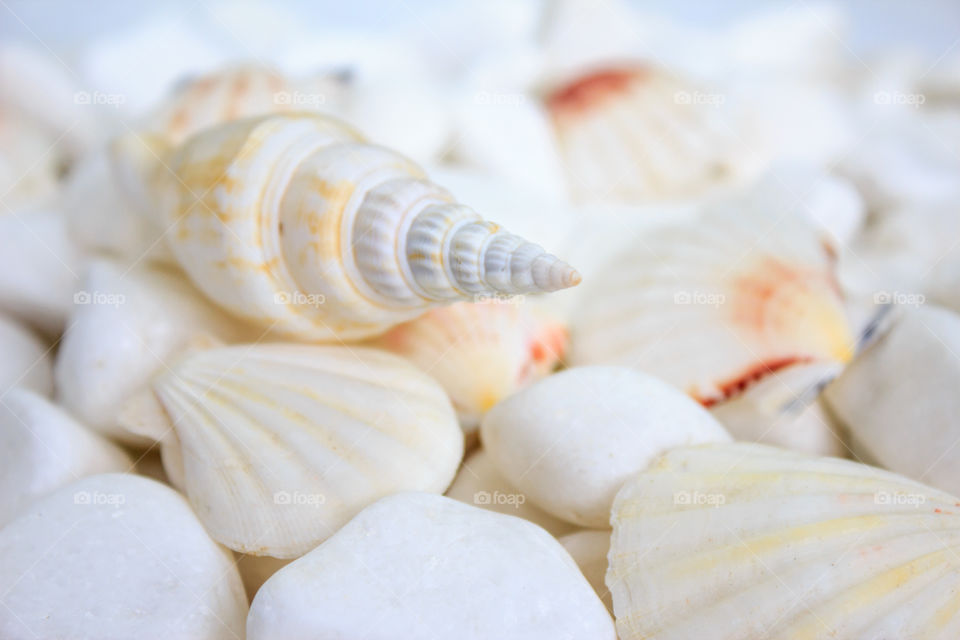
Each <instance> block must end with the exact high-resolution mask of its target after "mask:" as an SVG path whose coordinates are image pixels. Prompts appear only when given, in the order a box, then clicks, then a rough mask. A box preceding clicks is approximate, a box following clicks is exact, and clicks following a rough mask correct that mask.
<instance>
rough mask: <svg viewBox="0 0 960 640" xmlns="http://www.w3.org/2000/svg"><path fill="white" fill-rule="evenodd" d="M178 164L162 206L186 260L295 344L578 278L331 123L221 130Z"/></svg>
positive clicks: (234, 306) (192, 144) (219, 293)
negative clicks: (291, 337) (292, 338)
mask: <svg viewBox="0 0 960 640" xmlns="http://www.w3.org/2000/svg"><path fill="white" fill-rule="evenodd" d="M170 167H171V168H172V169H173V172H174V174H175V176H176V179H172V180H169V185H168V186H169V190H168V192H167V196H168V198H167V201H166V205H165V207H164V210H165V212H166V214H167V215H166V220H167V222H168V223H169V224H170V227H171V228H170V230H169V232H168V234H167V237H168V239H169V243H170V245H171V248H172V249H173V252H174V254H175V255H176V258H177V260H178V261H179V263H180V264H181V265H182V266H183V267H184V269H185V270H186V271H187V273H188V274H189V275H190V276H191V278H192V279H193V280H194V282H196V284H197V285H198V286H199V287H200V288H201V289H202V290H203V291H204V292H205V293H206V294H207V296H208V297H210V298H211V299H212V300H214V301H216V302H217V303H218V304H220V305H221V306H223V307H224V308H226V309H228V310H230V311H232V312H234V313H236V314H238V315H241V316H244V317H247V318H250V319H252V320H255V321H258V322H260V323H261V324H263V325H265V326H267V327H270V328H273V329H275V330H276V331H278V332H281V333H284V334H287V335H294V336H297V337H299V338H302V339H311V340H330V339H359V338H365V337H371V336H374V335H377V334H379V333H383V332H384V331H385V330H386V329H387V328H389V327H390V326H392V325H394V324H398V323H400V322H403V321H405V320H409V319H411V318H414V317H416V316H418V315H420V314H421V313H423V311H425V310H426V309H428V308H430V307H432V306H439V305H441V304H444V303H449V302H453V301H456V300H466V299H476V298H477V297H479V296H485V295H486V296H489V295H493V294H496V293H503V294H507V295H513V294H528V293H537V292H545V291H553V290H556V289H561V288H565V287H569V286H572V285H575V284H577V283H578V282H579V275H578V274H577V273H576V271H574V270H573V269H572V268H571V267H570V266H569V265H567V264H566V263H564V262H562V261H560V260H559V259H557V258H556V257H554V256H552V255H550V254H548V253H546V252H544V250H543V249H542V248H540V247H539V246H537V245H535V244H532V243H529V242H527V241H525V240H523V239H522V238H519V237H517V236H514V235H512V234H509V233H507V232H505V231H503V230H501V229H500V228H499V227H498V226H497V225H495V224H493V223H491V222H487V221H485V220H484V219H483V218H481V217H480V216H479V215H478V214H477V213H476V212H474V211H473V210H471V209H469V208H468V207H465V206H463V205H461V204H459V203H457V202H455V201H454V200H453V199H452V197H451V196H450V195H449V194H448V193H447V192H446V191H444V190H443V189H441V188H440V187H438V186H437V185H435V184H433V183H432V182H430V181H429V180H428V179H427V178H426V176H425V175H424V174H423V171H422V170H421V169H420V168H419V167H417V166H416V165H415V164H414V163H413V162H411V161H410V160H408V159H406V158H404V157H403V156H401V155H399V154H396V153H394V152H392V151H390V150H387V149H384V148H382V147H377V146H374V145H371V144H367V143H366V142H364V141H363V140H362V139H361V138H360V136H359V134H357V133H356V132H355V131H353V130H352V129H350V128H349V127H347V126H346V125H344V124H343V123H340V122H339V121H336V120H334V119H331V118H326V117H321V116H310V115H306V114H300V115H290V116H283V115H275V116H269V117H264V118H252V119H247V120H241V121H238V122H235V123H230V124H226V125H223V126H220V127H215V128H212V129H209V130H207V131H206V132H204V133H203V134H200V135H197V136H194V137H193V138H191V139H190V140H189V141H188V142H187V143H186V144H185V145H184V146H183V147H181V148H180V149H179V151H178V152H177V153H176V154H174V156H173V157H172V159H171V161H170Z"/></svg>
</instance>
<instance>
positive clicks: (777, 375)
mask: <svg viewBox="0 0 960 640" xmlns="http://www.w3.org/2000/svg"><path fill="white" fill-rule="evenodd" d="M841 368H842V367H841V366H840V365H839V364H836V363H817V364H808V365H802V364H801V365H795V366H792V367H787V368H786V369H782V370H780V371H776V372H774V373H771V374H769V375H767V376H765V377H764V378H763V379H762V380H760V381H759V382H757V383H756V384H755V385H752V386H750V387H749V388H747V389H745V390H744V391H743V393H741V394H740V395H738V396H736V397H733V398H731V399H730V400H727V401H726V402H721V403H720V404H718V405H716V406H714V407H713V408H712V409H711V410H710V412H711V413H712V414H713V417H714V418H716V419H717V420H719V421H720V422H721V423H722V424H723V426H724V427H726V428H727V430H728V431H729V432H730V435H732V436H733V437H734V439H736V440H744V441H747V442H760V443H763V444H770V445H776V446H779V447H783V448H785V449H792V450H794V451H800V452H802V453H810V454H815V455H822V456H837V457H844V456H846V455H847V447H846V445H845V444H844V441H843V438H842V437H841V435H840V429H839V425H837V424H836V421H835V420H834V418H833V416H832V415H831V414H830V412H829V411H828V410H826V408H825V407H824V406H823V404H822V399H821V398H819V397H818V396H819V393H820V390H821V387H822V385H823V381H824V380H832V379H833V378H835V377H836V376H837V374H838V373H839V372H840V370H841Z"/></svg>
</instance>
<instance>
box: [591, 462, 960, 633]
mask: <svg viewBox="0 0 960 640" xmlns="http://www.w3.org/2000/svg"><path fill="white" fill-rule="evenodd" d="M958 514H960V502H958V499H957V498H955V497H952V496H950V495H947V494H945V493H941V492H939V491H937V490H936V489H932V488H929V487H926V486H924V485H922V484H920V483H917V482H914V481H912V480H908V479H906V478H903V477H901V476H897V475H895V474H892V473H889V472H886V471H881V470H879V469H874V468H872V467H868V466H866V465H862V464H858V463H855V462H851V461H847V460H837V459H835V458H815V457H807V456H803V455H800V454H794V453H789V452H786V451H782V450H779V449H775V448H772V447H766V446H763V445H756V444H745V443H736V444H724V445H708V446H702V447H682V448H679V449H674V450H672V451H670V452H669V453H667V454H666V455H664V456H663V457H662V458H660V460H658V461H657V462H655V463H654V464H653V465H652V466H651V468H650V469H649V470H648V471H646V472H644V473H640V474H639V475H637V476H636V477H635V478H633V479H632V480H630V481H629V482H627V483H626V484H625V485H624V487H623V489H621V491H620V493H619V494H618V495H617V500H616V503H615V504H614V508H613V514H612V516H611V523H612V524H613V537H612V539H611V545H610V555H609V559H610V569H609V571H608V572H607V578H606V582H607V586H608V587H610V590H611V592H612V593H613V608H614V613H615V615H616V619H617V631H618V633H619V637H620V638H622V639H623V640H639V639H640V638H650V639H653V638H655V639H657V640H667V639H668V638H676V639H678V640H679V639H684V638H716V639H717V640H733V639H734V638H736V639H740V640H747V639H756V640H760V639H761V638H837V639H846V640H860V639H862V638H925V639H935V638H936V639H941V638H942V639H943V640H946V639H948V638H956V637H957V635H958V633H960V615H958V612H957V592H958V589H960V585H958V582H960V576H958V573H957V566H956V565H957V561H956V558H957V552H958V538H957V530H958V529H960V518H958Z"/></svg>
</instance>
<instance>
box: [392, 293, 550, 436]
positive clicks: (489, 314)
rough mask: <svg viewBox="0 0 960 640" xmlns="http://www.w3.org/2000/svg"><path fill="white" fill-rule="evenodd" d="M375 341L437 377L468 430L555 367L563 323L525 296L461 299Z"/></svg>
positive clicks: (475, 426) (394, 329)
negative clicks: (478, 300) (532, 305)
mask: <svg viewBox="0 0 960 640" xmlns="http://www.w3.org/2000/svg"><path fill="white" fill-rule="evenodd" d="M376 345H377V346H380V347H382V348H384V349H386V350H388V351H391V352H393V353H396V354H397V355H401V356H403V357H405V358H407V359H408V360H410V361H411V362H413V363H414V364H415V365H417V367H419V368H420V369H422V370H423V371H425V372H426V373H428V374H430V376H432V377H433V378H436V379H437V381H438V382H439V383H440V384H441V385H442V386H443V388H444V390H446V392H447V394H448V395H449V396H450V400H451V401H452V402H453V406H454V408H455V409H456V410H457V415H458V416H459V417H460V424H461V425H462V426H463V427H464V430H465V431H467V432H472V431H474V430H476V428H477V425H478V424H479V423H480V419H481V418H482V417H483V414H485V413H486V412H487V410H488V409H490V407H492V406H494V405H495V404H497V403H498V402H500V400H502V399H503V398H505V397H507V396H509V395H510V394H512V393H514V392H515V391H517V390H518V389H520V388H522V387H524V386H526V385H527V384H529V383H530V382H533V381H534V380H536V379H538V378H541V377H543V376H545V375H547V374H548V373H550V371H552V370H553V368H554V367H555V366H556V365H557V364H558V363H559V362H560V360H561V359H562V358H563V356H564V354H565V351H566V345H567V329H566V327H565V326H564V325H563V323H561V322H559V321H557V320H555V319H553V318H551V317H549V316H548V315H546V314H543V313H538V312H536V311H534V310H531V309H530V308H528V307H527V306H525V305H524V304H523V303H522V299H521V300H517V301H499V300H494V301H490V302H483V303H469V302H462V303H457V304H453V305H450V306H449V307H441V308H439V309H432V310H430V311H428V312H427V313H425V314H424V315H422V316H420V317H419V318H417V319H416V320H411V321H410V322H407V323H405V324H402V325H399V326H396V327H394V328H393V329H391V330H390V331H388V332H387V333H386V334H384V335H383V336H381V337H380V338H379V339H378V340H377V341H376Z"/></svg>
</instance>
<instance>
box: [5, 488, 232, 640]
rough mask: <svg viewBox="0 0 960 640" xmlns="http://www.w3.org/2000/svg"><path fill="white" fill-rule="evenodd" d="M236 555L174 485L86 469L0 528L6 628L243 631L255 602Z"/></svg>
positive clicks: (8, 633) (142, 633) (210, 635)
mask: <svg viewBox="0 0 960 640" xmlns="http://www.w3.org/2000/svg"><path fill="white" fill-rule="evenodd" d="M232 560H233V559H232V558H231V557H230V555H229V552H227V551H226V550H225V549H224V548H223V547H221V546H219V545H217V544H216V543H214V541H213V540H211V539H210V537H209V536H208V535H207V532H206V531H204V530H203V527H202V526H201V525H200V522H199V521H198V520H197V517H196V516H195V515H194V513H193V512H192V511H191V510H190V505H188V504H187V501H186V500H184V498H183V497H182V496H181V495H179V494H178V493H176V492H175V491H173V490H172V489H170V488H168V487H165V486H164V485H162V484H160V483H159V482H154V481H153V480H148V479H146V478H142V477H140V476H135V475H133V474H126V473H124V474H120V473H117V474H113V473H109V474H101V475H96V476H90V477H87V478H83V479H81V480H78V481H77V482H74V483H73V484H70V485H67V486H65V487H62V488H60V489H59V490H57V491H55V492H54V493H53V494H51V495H49V496H47V497H45V498H43V499H41V500H40V501H38V502H37V503H36V504H34V505H33V506H31V507H29V508H27V509H26V511H24V512H23V513H22V515H21V516H20V517H19V518H17V519H16V520H14V521H13V522H11V523H10V524H8V525H7V526H6V527H4V528H3V529H2V530H0V593H3V605H4V606H3V607H0V636H2V637H3V638H5V639H8V640H35V639H36V638H72V639H76V640H108V639H109V640H123V639H125V638H192V639H196V640H236V639H237V638H242V637H243V626H244V619H245V617H246V614H247V602H246V598H245V597H244V594H243V585H242V584H241V582H240V576H239V575H237V570H236V567H234V566H233V562H232Z"/></svg>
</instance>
